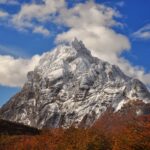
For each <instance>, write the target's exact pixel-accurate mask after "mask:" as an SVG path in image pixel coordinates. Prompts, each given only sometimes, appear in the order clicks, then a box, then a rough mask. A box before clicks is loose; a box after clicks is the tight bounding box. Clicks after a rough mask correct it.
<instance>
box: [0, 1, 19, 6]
mask: <svg viewBox="0 0 150 150" xmlns="http://www.w3.org/2000/svg"><path fill="white" fill-rule="evenodd" d="M0 4H5V5H19V2H18V1H17V0H0Z"/></svg>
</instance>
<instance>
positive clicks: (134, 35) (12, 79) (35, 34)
mask: <svg viewBox="0 0 150 150" xmlns="http://www.w3.org/2000/svg"><path fill="white" fill-rule="evenodd" d="M149 6H150V1H149V0H145V1H143V0H111V1H110V0H95V1H88V0H76V1H74V0H66V1H64V0H57V1H55V0H22V1H21V2H19V1H17V0H11V1H10V0H0V65H1V67H0V91H1V94H0V105H2V104H4V103H5V102H6V101H7V100H8V99H9V98H10V97H11V96H12V95H14V94H15V93H16V92H17V91H19V90H20V87H21V86H22V85H23V83H24V82H25V80H26V78H25V76H26V73H27V72H28V71H30V70H32V69H33V68H34V66H36V65H37V64H38V61H39V59H40V55H42V53H44V52H46V51H49V50H51V49H52V48H54V47H55V46H57V45H58V44H60V43H62V42H69V41H70V40H72V38H73V37H77V38H79V39H81V40H83V42H84V43H85V45H86V46H87V47H88V48H89V49H90V50H91V51H92V53H93V55H96V56H98V57H99V58H101V59H104V60H106V61H109V62H110V63H112V64H117V65H119V67H120V68H121V69H122V70H123V71H124V72H125V73H126V74H128V75H129V76H132V77H135V78H139V79H140V80H142V82H144V83H145V84H147V86H148V87H149V86H150V61H149V57H150V9H149ZM90 15H91V17H89V16H90ZM80 34H82V35H81V36H80ZM95 37H96V38H95ZM91 41H92V42H91ZM108 55H111V56H112V57H111V59H110V58H109V56H108Z"/></svg>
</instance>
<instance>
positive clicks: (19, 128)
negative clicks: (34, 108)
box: [0, 119, 40, 135]
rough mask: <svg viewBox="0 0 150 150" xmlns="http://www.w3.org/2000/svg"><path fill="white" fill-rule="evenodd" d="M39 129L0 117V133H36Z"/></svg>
mask: <svg viewBox="0 0 150 150" xmlns="http://www.w3.org/2000/svg"><path fill="white" fill-rule="evenodd" d="M39 133H40V130H38V129H36V128H33V127H29V126H26V125H23V124H20V123H16V122H11V121H6V120H3V119H0V135H37V134H39Z"/></svg>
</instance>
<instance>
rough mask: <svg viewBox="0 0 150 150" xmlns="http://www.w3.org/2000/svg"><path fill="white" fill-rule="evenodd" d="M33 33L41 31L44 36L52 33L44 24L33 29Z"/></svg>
mask: <svg viewBox="0 0 150 150" xmlns="http://www.w3.org/2000/svg"><path fill="white" fill-rule="evenodd" d="M33 33H39V34H42V35H44V36H49V35H50V31H49V30H47V29H46V28H44V27H43V26H37V27H35V28H34V29H33Z"/></svg>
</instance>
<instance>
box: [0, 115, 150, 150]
mask: <svg viewBox="0 0 150 150" xmlns="http://www.w3.org/2000/svg"><path fill="white" fill-rule="evenodd" d="M0 150H150V115H145V116H141V117H136V116H134V115H132V114H128V115H124V116H122V115H121V114H119V113H117V114H115V113H111V112H107V113H105V114H104V115H103V116H102V117H101V119H99V120H98V121H97V122H96V123H95V124H94V125H93V126H92V127H91V128H88V129H84V128H78V129H77V128H74V127H71V128H69V129H66V130H64V129H43V130H42V131H41V132H40V134H39V135H1V136H0Z"/></svg>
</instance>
